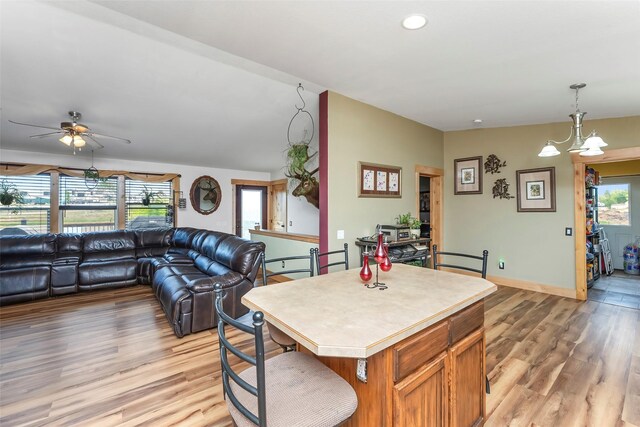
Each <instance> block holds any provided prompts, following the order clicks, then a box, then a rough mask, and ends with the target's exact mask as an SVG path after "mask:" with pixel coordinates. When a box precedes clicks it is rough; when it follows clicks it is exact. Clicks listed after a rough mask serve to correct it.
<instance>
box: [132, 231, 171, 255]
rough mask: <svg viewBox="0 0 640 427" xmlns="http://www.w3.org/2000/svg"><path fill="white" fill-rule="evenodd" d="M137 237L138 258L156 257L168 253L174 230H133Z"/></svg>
mask: <svg viewBox="0 0 640 427" xmlns="http://www.w3.org/2000/svg"><path fill="white" fill-rule="evenodd" d="M133 232H134V234H135V237H136V257H137V258H141V257H156V256H163V255H164V254H165V253H167V250H168V249H169V245H170V244H171V239H172V238H173V233H174V229H173V228H146V229H139V230H133Z"/></svg>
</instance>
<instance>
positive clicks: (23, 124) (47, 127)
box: [9, 120, 60, 130]
mask: <svg viewBox="0 0 640 427" xmlns="http://www.w3.org/2000/svg"><path fill="white" fill-rule="evenodd" d="M9 122H11V123H13V124H16V125H21V126H31V127H32V128H42V129H53V130H60V128H53V127H51V126H39V125H31V124H29V123H20V122H14V121H13V120H9Z"/></svg>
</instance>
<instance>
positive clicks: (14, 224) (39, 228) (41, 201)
mask: <svg viewBox="0 0 640 427" xmlns="http://www.w3.org/2000/svg"><path fill="white" fill-rule="evenodd" d="M0 181H1V182H3V183H5V184H6V185H9V186H15V188H16V189H17V190H18V191H19V192H20V194H21V195H22V198H23V201H24V203H23V204H21V205H16V204H12V205H10V206H4V205H0V235H5V236H6V235H25V234H36V233H48V232H49V231H50V230H51V202H50V194H51V193H50V191H51V176H50V175H48V174H41V175H22V176H4V175H0Z"/></svg>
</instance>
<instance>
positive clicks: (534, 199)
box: [516, 167, 556, 212]
mask: <svg viewBox="0 0 640 427" xmlns="http://www.w3.org/2000/svg"><path fill="white" fill-rule="evenodd" d="M516 186H517V189H518V212H555V211H556V168H554V167H550V168H539V169H526V170H520V171H516Z"/></svg>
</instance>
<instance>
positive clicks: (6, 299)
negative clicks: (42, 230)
mask: <svg viewBox="0 0 640 427" xmlns="http://www.w3.org/2000/svg"><path fill="white" fill-rule="evenodd" d="M55 258H56V235H55V234H38V235H33V236H19V237H18V236H15V237H14V236H7V237H3V238H2V245H0V285H1V286H0V305H6V304H13V303H17V302H23V301H32V300H36V299H40V298H47V297H48V296H49V283H50V282H51V266H52V265H53V261H54V260H55Z"/></svg>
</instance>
